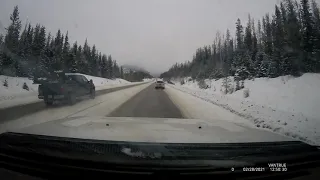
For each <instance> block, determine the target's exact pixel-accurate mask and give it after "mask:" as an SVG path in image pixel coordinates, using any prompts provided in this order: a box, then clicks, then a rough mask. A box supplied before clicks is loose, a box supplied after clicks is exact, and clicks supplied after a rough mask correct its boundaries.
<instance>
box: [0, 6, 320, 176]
mask: <svg viewBox="0 0 320 180" xmlns="http://www.w3.org/2000/svg"><path fill="white" fill-rule="evenodd" d="M319 5H320V0H93V1H89V0H73V1H71V0H69V1H63V0H38V1H36V0H0V17H1V18H0V142H1V134H2V133H6V132H14V133H21V134H37V135H43V136H50V137H61V138H65V139H67V138H75V139H88V140H101V141H103V142H107V143H109V142H110V141H117V142H126V143H127V142H130V143H133V142H144V143H145V142H147V143H159V144H161V143H163V144H166V143H167V144H171V143H176V144H179V145H178V147H174V148H176V149H179V148H181V152H180V150H179V153H181V154H184V153H185V154H184V155H185V156H187V155H189V151H188V153H186V152H187V151H186V150H185V149H184V148H189V147H185V146H184V144H188V145H190V146H191V145H192V144H193V145H194V147H192V148H193V150H194V149H196V145H197V144H201V146H202V145H203V144H208V146H210V145H212V144H237V143H240V144H241V143H248V144H255V143H262V144H263V143H267V144H268V143H278V142H292V141H299V142H302V143H305V144H308V145H313V146H320V7H319ZM22 141H23V140H22ZM49 143H51V142H48V144H49ZM82 143H83V142H82ZM26 144H28V143H26ZM30 144H32V143H30ZM84 144H85V143H84ZM163 144H162V145H163ZM0 145H1V143H0ZM55 145H57V144H55ZM82 145H83V144H80V145H79V147H80V146H81V147H82ZM57 146H58V145H57ZM163 146H165V145H163ZM268 146H269V144H268ZM83 147H84V146H83ZM130 147H131V146H128V147H124V148H130ZM202 147H203V146H202ZM210 147H212V146H210ZM248 147H251V146H250V145H248ZM76 148H77V147H71V148H70V149H73V150H74V149H76ZM192 148H191V149H192ZM215 148H217V147H215ZM84 149H85V148H84ZM146 149H147V150H146V151H149V149H148V148H146ZM159 149H161V148H159ZM209 149H210V148H209ZM218 149H219V148H218ZM230 149H232V150H234V151H237V152H239V151H241V150H238V149H237V148H234V149H233V148H230ZM261 149H263V147H261ZM288 149H290V148H288ZM292 149H293V150H295V148H292ZM121 150H122V151H125V152H126V153H125V154H131V155H132V154H134V155H132V156H136V155H137V154H139V153H140V151H138V150H137V149H134V148H132V149H131V151H128V149H124V150H123V149H121ZM157 150H158V149H152V151H157ZM52 151H54V148H52ZM98 151H99V152H100V150H99V149H98V150H97V151H96V152H95V153H97V152H98ZM122 151H121V153H124V152H122ZM146 151H143V153H144V154H148V153H149V152H146ZM150 151H151V150H150ZM159 151H160V150H159ZM161 151H167V152H166V153H171V149H170V148H167V147H165V148H163V149H161ZM194 151H196V153H198V154H201V153H202V150H194ZM221 151H223V150H221ZM295 151H296V152H298V150H295ZM1 152H2V151H1V147H0V162H2V160H1ZM34 152H36V150H34ZM59 152H60V151H59ZM61 152H66V151H61ZM128 152H129V153H128ZM241 152H242V151H241ZM272 152H273V151H270V154H272ZM211 153H212V152H211ZM215 153H216V152H215ZM39 154H41V153H40V152H39ZM44 154H45V153H44ZM217 154H219V153H217ZM234 154H235V156H236V153H234ZM253 154H254V153H252V154H251V155H252V156H253ZM256 154H257V159H258V158H259V157H258V156H262V155H261V154H259V153H256ZM148 155H149V154H148ZM192 155H193V154H192V153H191V152H190V156H192ZM128 156H129V155H128ZM146 156H147V155H146ZM121 157H122V156H121ZM142 157H144V156H143V155H142ZM162 157H165V155H164V156H162ZM198 157H200V156H198ZM239 157H240V155H239ZM70 158H71V157H70ZM146 159H147V158H146ZM204 159H205V158H204ZM230 159H232V157H230ZM270 159H271V158H270ZM0 177H1V176H0ZM319 179H320V178H319Z"/></svg>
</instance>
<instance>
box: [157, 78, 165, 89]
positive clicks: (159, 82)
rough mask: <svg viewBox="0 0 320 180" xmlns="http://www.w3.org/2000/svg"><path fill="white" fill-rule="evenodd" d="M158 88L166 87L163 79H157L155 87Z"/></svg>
mask: <svg viewBox="0 0 320 180" xmlns="http://www.w3.org/2000/svg"><path fill="white" fill-rule="evenodd" d="M155 88H156V89H159V88H160V89H164V88H165V87H164V82H163V81H162V80H157V81H156V87H155Z"/></svg>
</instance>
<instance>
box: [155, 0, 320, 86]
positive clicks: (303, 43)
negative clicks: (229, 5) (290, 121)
mask: <svg viewBox="0 0 320 180" xmlns="http://www.w3.org/2000/svg"><path fill="white" fill-rule="evenodd" d="M235 32H236V33H235V36H234V37H232V36H231V34H230V31H229V30H227V31H226V33H225V34H221V33H219V32H218V33H217V35H216V37H215V39H214V41H213V44H212V45H208V46H204V47H200V48H198V49H197V50H196V52H195V54H194V56H193V58H192V60H191V61H188V62H185V63H176V64H174V65H173V66H172V67H171V68H170V69H169V70H168V71H167V72H164V73H162V74H161V77H162V78H173V77H187V76H191V77H192V78H193V79H205V78H222V77H227V76H235V80H236V81H238V82H239V81H243V80H244V79H247V78H254V77H271V78H274V77H278V76H282V75H294V76H299V75H301V74H303V73H307V72H313V73H319V72H320V13H319V7H318V5H317V3H316V2H315V1H314V0H312V1H309V0H301V1H300V2H297V1H294V0H283V1H282V2H281V3H280V4H279V5H275V9H274V14H272V15H270V14H268V13H267V14H265V15H264V16H263V17H262V19H260V20H258V21H257V22H256V21H255V20H254V19H253V18H251V17H250V15H249V16H248V23H247V24H246V26H243V25H242V23H241V20H240V19H237V21H236V31H235Z"/></svg>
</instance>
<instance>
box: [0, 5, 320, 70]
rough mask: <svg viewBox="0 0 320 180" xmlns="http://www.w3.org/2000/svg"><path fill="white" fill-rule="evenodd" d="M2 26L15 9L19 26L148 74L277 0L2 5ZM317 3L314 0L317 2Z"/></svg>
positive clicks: (262, 11)
mask: <svg viewBox="0 0 320 180" xmlns="http://www.w3.org/2000/svg"><path fill="white" fill-rule="evenodd" d="M0 1H1V2H0V4H1V5H0V21H1V22H2V24H3V25H4V26H5V27H6V26H7V25H8V23H9V14H10V13H12V10H13V7H14V5H18V6H19V9H20V17H21V20H22V22H23V23H25V22H26V20H27V19H29V21H31V22H32V24H36V23H40V24H42V25H44V26H45V27H46V28H47V30H48V31H51V32H53V33H56V31H57V30H58V29H59V28H60V29H61V30H62V32H66V31H69V35H70V36H69V37H70V41H71V42H72V43H73V42H74V41H75V40H77V41H78V42H81V43H83V42H84V40H85V39H86V38H88V42H89V44H91V45H92V44H96V46H97V48H98V50H99V51H101V52H103V53H106V54H111V55H112V56H113V58H115V59H116V60H117V61H118V62H119V64H132V65H137V66H140V67H143V68H145V69H146V70H148V71H150V72H152V73H160V72H163V71H165V70H167V69H168V68H169V67H170V66H171V65H172V64H174V63H175V62H184V61H187V60H191V58H192V55H193V53H194V52H195V50H196V49H197V48H198V47H201V46H203V45H208V44H212V42H213V40H214V37H215V34H216V32H217V31H218V30H219V31H222V32H225V31H226V29H227V28H229V29H230V30H231V31H232V32H234V29H235V22H236V19H237V18H240V19H241V20H242V22H243V24H245V23H246V21H247V17H248V13H250V14H251V16H252V17H253V18H255V19H257V18H261V17H262V16H263V15H264V14H265V13H267V12H271V13H273V11H274V5H275V4H276V3H279V2H280V1H279V0H0ZM319 1H320V0H317V2H319Z"/></svg>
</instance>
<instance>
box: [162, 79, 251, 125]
mask: <svg viewBox="0 0 320 180" xmlns="http://www.w3.org/2000/svg"><path fill="white" fill-rule="evenodd" d="M165 92H166V93H167V94H168V96H169V98H170V99H171V101H172V102H173V103H174V104H175V105H176V106H177V107H178V108H179V109H180V111H181V113H182V114H183V116H184V117H185V118H189V119H203V120H213V121H214V120H219V121H228V122H234V123H239V124H244V125H246V126H250V127H254V126H253V125H252V124H251V123H250V121H249V120H246V119H244V118H242V117H240V116H238V115H236V114H233V113H231V112H230V111H228V110H225V109H223V108H221V107H219V106H216V105H213V104H212V103H210V102H207V101H204V100H202V99H199V98H197V97H195V96H192V95H190V94H188V93H185V92H182V91H180V90H177V89H175V88H173V87H172V86H170V85H167V86H166V89H165Z"/></svg>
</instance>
